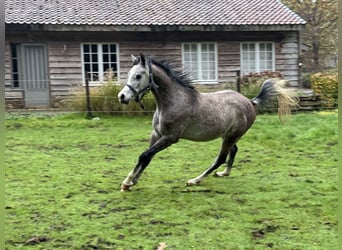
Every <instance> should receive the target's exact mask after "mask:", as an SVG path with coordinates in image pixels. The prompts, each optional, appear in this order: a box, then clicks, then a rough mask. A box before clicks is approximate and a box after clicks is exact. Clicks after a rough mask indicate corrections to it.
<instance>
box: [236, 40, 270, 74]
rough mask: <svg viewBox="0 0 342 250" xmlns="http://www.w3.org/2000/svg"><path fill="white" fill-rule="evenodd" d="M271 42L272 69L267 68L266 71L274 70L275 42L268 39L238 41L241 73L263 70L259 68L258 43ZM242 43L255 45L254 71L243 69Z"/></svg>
mask: <svg viewBox="0 0 342 250" xmlns="http://www.w3.org/2000/svg"><path fill="white" fill-rule="evenodd" d="M263 43H264V44H271V45H272V69H267V71H275V44H274V42H270V41H258V42H241V43H240V68H241V75H246V74H249V73H260V72H264V71H265V70H262V71H261V70H260V44H263ZM244 44H248V45H249V44H254V45H255V71H253V72H244V70H243V63H244V60H243V49H242V48H243V45H244Z"/></svg>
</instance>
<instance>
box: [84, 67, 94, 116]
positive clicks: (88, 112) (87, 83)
mask: <svg viewBox="0 0 342 250" xmlns="http://www.w3.org/2000/svg"><path fill="white" fill-rule="evenodd" d="M85 75H86V79H85V91H86V101H87V116H86V117H87V118H88V119H89V118H92V117H93V114H92V113H91V102H90V91H89V72H85Z"/></svg>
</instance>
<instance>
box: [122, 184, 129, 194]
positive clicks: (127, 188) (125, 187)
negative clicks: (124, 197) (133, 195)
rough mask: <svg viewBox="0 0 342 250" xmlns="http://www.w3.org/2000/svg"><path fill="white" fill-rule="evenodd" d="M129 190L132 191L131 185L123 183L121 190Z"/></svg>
mask: <svg viewBox="0 0 342 250" xmlns="http://www.w3.org/2000/svg"><path fill="white" fill-rule="evenodd" d="M127 191H131V186H128V185H124V184H122V185H121V189H120V192H127Z"/></svg>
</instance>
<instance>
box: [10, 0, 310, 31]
mask: <svg viewBox="0 0 342 250" xmlns="http://www.w3.org/2000/svg"><path fill="white" fill-rule="evenodd" d="M5 22H6V23H7V24H63V25H128V26H129V25H135V26H137V25H138V26H139V25H145V26H146V25H156V26H158V25H229V26H240V25H302V24H305V21H304V20H303V19H302V18H300V17H299V16H298V15H297V14H295V13H294V12H293V11H291V10H290V9H289V8H287V7H286V6H285V5H283V4H282V3H281V2H280V1H278V0H262V1H261V0H215V1H208V0H140V1H136V0H73V1H69V0H5Z"/></svg>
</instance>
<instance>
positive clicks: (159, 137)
mask: <svg viewBox="0 0 342 250" xmlns="http://www.w3.org/2000/svg"><path fill="white" fill-rule="evenodd" d="M132 62H133V67H132V68H131V69H130V71H129V73H128V79H127V83H126V85H125V86H124V87H123V89H122V90H121V91H120V92H119V94H118V98H119V101H120V102H121V103H124V104H128V103H129V102H130V101H131V100H135V101H136V102H138V103H140V104H141V100H142V98H143V97H144V95H145V94H146V93H147V92H148V91H151V92H152V94H153V96H154V98H155V101H156V110H155V112H154V116H153V130H152V133H151V139H150V147H149V149H147V150H146V151H144V152H143V153H142V154H141V155H140V156H139V158H138V162H137V164H136V166H135V167H134V168H133V170H132V171H131V172H130V173H129V174H128V176H127V178H126V179H125V180H124V181H123V182H122V185H121V191H126V190H130V188H131V187H132V186H134V185H135V184H137V182H138V180H139V177H140V176H141V174H142V173H143V171H144V170H145V168H146V167H147V166H148V164H149V163H150V161H151V160H152V158H153V156H154V155H155V154H157V153H158V152H159V151H161V150H163V149H165V148H167V147H169V146H170V145H172V144H174V143H177V142H178V140H179V139H188V140H192V141H209V140H213V139H216V138H218V137H221V138H222V144H221V149H220V151H219V154H218V156H217V158H216V159H215V161H214V163H213V164H212V165H211V166H210V167H209V168H208V169H207V170H205V171H204V172H203V173H202V174H200V175H199V176H197V177H196V178H194V179H191V180H188V182H187V183H186V185H188V186H191V185H197V184H199V183H200V182H201V181H202V180H203V178H205V177H206V176H208V175H209V174H210V173H212V172H213V171H214V170H216V169H217V168H218V167H219V166H220V165H222V164H224V163H226V167H225V169H224V170H223V171H222V172H216V173H215V175H216V176H219V177H220V176H228V175H229V174H230V171H231V169H232V166H233V163H234V158H235V155H236V153H237V150H238V148H237V145H236V144H237V142H238V141H239V139H240V138H241V137H242V136H243V135H244V134H245V133H246V131H247V130H248V129H249V128H250V127H251V126H252V124H253V122H254V121H255V118H256V108H257V107H259V106H264V105H266V104H268V103H269V102H270V101H272V100H274V99H275V98H277V99H278V113H279V117H280V118H281V117H284V115H288V114H289V113H290V112H291V108H292V107H294V106H296V103H297V100H296V98H295V97H294V96H293V95H292V92H289V90H288V89H285V88H282V87H280V86H278V84H277V83H276V82H274V81H271V80H267V81H265V82H264V83H263V85H262V87H261V90H260V92H259V94H258V95H257V96H256V97H255V98H253V99H251V100H250V99H248V98H246V97H245V96H243V95H241V94H240V93H238V92H236V91H232V90H224V91H219V92H214V93H200V92H198V91H197V90H196V89H195V88H194V87H193V85H192V81H191V80H190V78H189V77H188V76H187V75H186V74H183V73H180V72H178V71H176V70H174V69H173V68H172V66H170V65H169V64H168V63H166V62H165V61H157V60H153V59H150V58H147V57H145V56H144V55H142V54H140V55H139V56H133V55H132ZM141 105H142V104H141ZM228 155H229V157H228ZM227 158H228V160H227Z"/></svg>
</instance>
